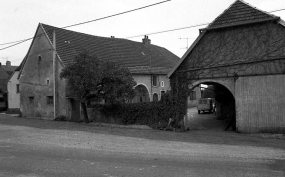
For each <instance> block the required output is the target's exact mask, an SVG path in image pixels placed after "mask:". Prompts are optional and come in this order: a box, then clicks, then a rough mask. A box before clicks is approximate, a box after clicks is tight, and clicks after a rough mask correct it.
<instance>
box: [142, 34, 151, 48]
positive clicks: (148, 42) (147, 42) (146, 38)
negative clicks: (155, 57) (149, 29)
mask: <svg viewBox="0 0 285 177" xmlns="http://www.w3.org/2000/svg"><path fill="white" fill-rule="evenodd" d="M142 42H143V44H144V45H146V46H148V45H150V39H148V36H147V35H145V36H144V38H143V39H142Z"/></svg>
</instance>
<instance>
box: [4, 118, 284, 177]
mask: <svg viewBox="0 0 285 177" xmlns="http://www.w3.org/2000/svg"><path fill="white" fill-rule="evenodd" d="M2 176H5V177H6V176H9V177H10V176H17V177H43V176H68V177H70V176H80V177H81V176H102V177H117V176H124V177H125V176H132V177H133V176H136V177H139V176H171V177H173V176H203V177H207V176H258V177H260V176H261V177H262V176H266V177H268V176H277V177H278V176H280V177H281V176H282V177H283V176H285V140H284V139H272V138H264V137H261V136H252V135H244V134H238V133H234V132H224V131H215V130H192V131H188V132H170V131H159V130H150V129H146V130H143V129H130V128H112V127H105V126H94V125H92V124H89V125H85V124H84V123H81V124H78V123H71V122H56V121H46V120H33V119H23V118H16V117H11V116H7V115H0V177H2Z"/></svg>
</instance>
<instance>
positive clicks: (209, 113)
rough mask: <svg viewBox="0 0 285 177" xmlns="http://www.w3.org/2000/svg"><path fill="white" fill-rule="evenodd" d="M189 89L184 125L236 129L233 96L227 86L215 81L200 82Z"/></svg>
mask: <svg viewBox="0 0 285 177" xmlns="http://www.w3.org/2000/svg"><path fill="white" fill-rule="evenodd" d="M190 89H191V91H190V95H189V96H188V98H187V105H188V110H187V121H186V122H187V123H186V124H188V125H186V127H187V126H189V127H191V126H192V128H193V125H198V126H202V127H204V128H206V129H224V130H233V131H235V130H236V110H235V107H236V106H235V98H234V96H233V94H232V93H231V91H230V90H229V89H228V88H227V87H225V86H224V85H222V84H219V83H216V82H202V83H199V84H198V85H196V86H193V87H192V88H190ZM191 123H192V125H191ZM190 129H191V128H190ZM194 129H195V127H194Z"/></svg>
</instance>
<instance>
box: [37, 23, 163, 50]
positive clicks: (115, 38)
mask: <svg viewBox="0 0 285 177" xmlns="http://www.w3.org/2000/svg"><path fill="white" fill-rule="evenodd" d="M40 24H41V25H45V26H48V27H52V28H56V29H60V30H66V31H69V32H73V33H78V34H82V35H86V36H91V37H98V38H103V39H114V40H125V41H129V42H134V43H138V44H142V45H143V43H142V42H138V41H132V40H129V39H125V38H117V37H114V38H112V37H104V36H96V35H93V34H87V33H82V32H78V31H73V30H69V29H65V28H59V27H55V26H52V25H48V24H44V23H40ZM43 28H44V27H43ZM44 30H45V31H46V29H45V28H44ZM144 46H145V45H144ZM150 46H156V47H159V48H163V49H166V48H164V47H161V46H158V45H155V44H150ZM145 47H148V46H145ZM166 50H168V49H166Z"/></svg>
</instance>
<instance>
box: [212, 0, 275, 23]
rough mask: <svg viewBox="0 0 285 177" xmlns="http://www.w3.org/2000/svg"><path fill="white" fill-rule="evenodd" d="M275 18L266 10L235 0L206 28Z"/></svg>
mask: <svg viewBox="0 0 285 177" xmlns="http://www.w3.org/2000/svg"><path fill="white" fill-rule="evenodd" d="M275 18H277V17H276V16H274V15H271V14H269V13H267V12H264V11H262V10H259V9H257V8H255V7H253V6H251V5H250V4H247V3H245V2H244V1H242V0H236V1H235V2H234V3H233V4H232V5H231V6H230V7H229V8H228V9H226V10H225V11H224V12H223V13H222V14H221V15H219V16H218V17H217V18H216V19H215V20H214V21H213V22H212V23H210V24H209V25H208V27H207V28H219V27H225V26H234V25H240V24H245V23H254V22H259V21H263V20H273V19H275Z"/></svg>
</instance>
